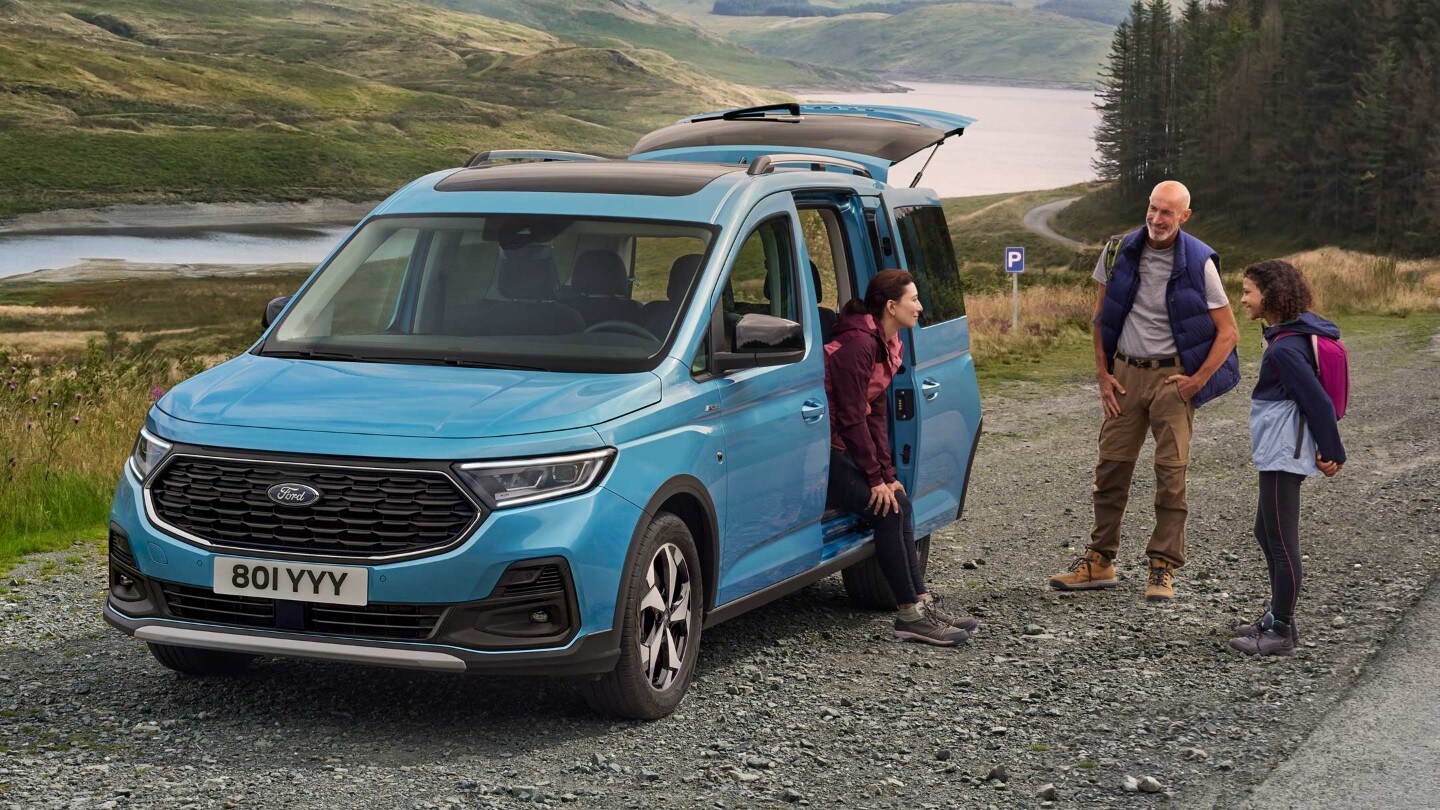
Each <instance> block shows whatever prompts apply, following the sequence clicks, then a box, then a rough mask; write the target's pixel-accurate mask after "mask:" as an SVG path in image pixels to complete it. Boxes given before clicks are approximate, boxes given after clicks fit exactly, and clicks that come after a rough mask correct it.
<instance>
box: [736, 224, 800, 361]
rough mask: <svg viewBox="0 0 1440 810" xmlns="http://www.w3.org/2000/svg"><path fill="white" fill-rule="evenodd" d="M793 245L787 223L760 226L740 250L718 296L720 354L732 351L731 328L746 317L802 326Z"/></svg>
mask: <svg viewBox="0 0 1440 810" xmlns="http://www.w3.org/2000/svg"><path fill="white" fill-rule="evenodd" d="M796 292H797V290H796V281H795V241H794V239H793V238H792V236H791V226H790V219H789V218H788V217H783V216H780V217H775V218H773V219H769V220H766V221H765V222H763V223H761V224H760V226H759V227H757V228H756V229H755V230H754V231H751V233H750V235H749V236H747V237H745V241H744V243H743V244H741V246H740V251H739V253H737V254H736V257H735V262H734V264H733V265H731V267H730V277H729V279H728V280H727V281H726V283H725V289H724V292H723V293H722V295H721V299H720V307H721V315H722V318H723V320H724V330H723V335H722V338H721V339H722V340H723V348H721V351H727V352H728V351H734V348H733V347H734V345H735V325H736V324H738V323H739V322H740V319H741V318H743V317H745V316H746V315H751V314H759V315H776V316H779V317H781V318H785V319H787V320H791V321H796V322H801V323H803V319H802V318H801V316H800V306H799V302H798V301H797V300H796Z"/></svg>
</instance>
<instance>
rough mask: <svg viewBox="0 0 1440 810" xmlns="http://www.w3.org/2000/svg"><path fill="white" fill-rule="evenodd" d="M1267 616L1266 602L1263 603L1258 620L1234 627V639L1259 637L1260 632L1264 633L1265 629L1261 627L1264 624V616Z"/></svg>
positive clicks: (1267, 603)
mask: <svg viewBox="0 0 1440 810" xmlns="http://www.w3.org/2000/svg"><path fill="white" fill-rule="evenodd" d="M1269 615H1270V603H1269V602H1266V603H1265V610H1263V611H1261V613H1260V618H1258V619H1256V620H1255V621H1253V622H1250V623H1249V624H1237V625H1235V637H1236V638H1255V637H1256V636H1258V635H1260V634H1261V633H1262V632H1264V630H1265V628H1264V627H1263V626H1262V625H1263V624H1264V623H1265V617H1266V616H1269Z"/></svg>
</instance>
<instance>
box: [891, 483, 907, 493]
mask: <svg viewBox="0 0 1440 810" xmlns="http://www.w3.org/2000/svg"><path fill="white" fill-rule="evenodd" d="M890 491H891V492H904V491H905V485H904V484H902V483H900V482H899V481H891V482H890Z"/></svg>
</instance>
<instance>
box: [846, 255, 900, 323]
mask: <svg viewBox="0 0 1440 810" xmlns="http://www.w3.org/2000/svg"><path fill="white" fill-rule="evenodd" d="M914 283H915V278H914V277H913V276H911V275H910V274H909V273H907V272H905V271H904V270H896V269H893V268H892V269H890V270H881V271H880V272H879V273H876V274H875V277H874V278H872V279H870V285H869V286H868V287H866V288H865V298H864V299H863V300H862V299H859V298H851V299H850V300H849V301H847V302H845V309H844V310H842V311H843V312H844V313H845V314H846V315H859V314H860V313H862V312H868V313H870V316H871V317H873V318H874V319H875V320H876V321H879V320H880V316H881V315H883V314H885V305H886V304H888V303H890V302H891V301H899V300H900V299H901V298H904V297H905V288H906V287H909V286H910V285H911V284H914Z"/></svg>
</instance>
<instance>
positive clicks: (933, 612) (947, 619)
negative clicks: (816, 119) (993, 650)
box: [920, 593, 980, 633]
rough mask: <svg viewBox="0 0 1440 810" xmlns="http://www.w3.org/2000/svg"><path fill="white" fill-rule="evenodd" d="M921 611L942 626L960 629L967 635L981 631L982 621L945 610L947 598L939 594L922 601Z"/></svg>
mask: <svg viewBox="0 0 1440 810" xmlns="http://www.w3.org/2000/svg"><path fill="white" fill-rule="evenodd" d="M920 610H921V611H923V612H926V613H929V614H930V617H931V618H933V619H934V620H935V621H937V622H940V623H941V624H948V625H950V626H951V627H958V628H960V629H961V630H964V631H965V632H966V633H973V632H975V631H976V630H979V629H980V620H979V619H977V618H975V617H974V616H966V615H964V614H957V613H951V612H950V611H948V610H946V609H945V597H943V596H941V595H940V594H938V593H932V594H930V598H929V599H928V600H926V599H922V600H920Z"/></svg>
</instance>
